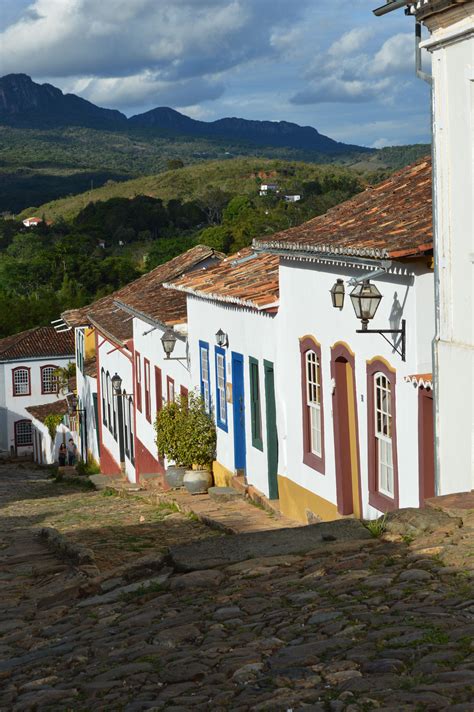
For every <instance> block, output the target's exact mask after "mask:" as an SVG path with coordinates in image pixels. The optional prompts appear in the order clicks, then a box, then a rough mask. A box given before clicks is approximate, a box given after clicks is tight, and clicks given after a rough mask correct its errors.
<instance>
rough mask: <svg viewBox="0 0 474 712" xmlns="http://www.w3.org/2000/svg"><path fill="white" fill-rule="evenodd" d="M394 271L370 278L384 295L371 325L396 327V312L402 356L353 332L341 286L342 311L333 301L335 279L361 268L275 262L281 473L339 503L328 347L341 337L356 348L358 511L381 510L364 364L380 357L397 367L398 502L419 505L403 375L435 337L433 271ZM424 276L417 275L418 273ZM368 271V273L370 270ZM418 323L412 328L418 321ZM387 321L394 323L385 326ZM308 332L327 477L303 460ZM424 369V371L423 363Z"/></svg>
mask: <svg viewBox="0 0 474 712" xmlns="http://www.w3.org/2000/svg"><path fill="white" fill-rule="evenodd" d="M398 272H399V274H388V275H384V276H382V277H379V278H376V279H375V280H374V282H375V283H376V284H377V286H378V288H379V290H380V291H381V293H382V294H383V296H384V298H383V299H382V301H381V304H380V307H379V310H378V312H377V314H376V317H375V319H374V321H373V323H371V324H370V326H369V328H397V325H396V324H395V323H394V321H393V316H394V313H399V317H400V318H401V317H403V318H405V319H406V322H407V361H406V362H405V363H403V362H402V360H401V358H400V356H399V355H398V354H396V353H394V352H393V350H392V348H391V346H390V345H389V344H388V343H387V342H386V341H385V340H384V339H383V338H382V336H380V335H378V334H356V333H355V332H356V329H358V328H360V323H359V322H358V321H357V320H356V317H355V314H354V311H353V308H352V304H351V302H350V299H349V296H348V292H349V291H350V289H351V288H350V287H349V288H348V287H347V285H346V301H345V304H344V309H343V310H342V311H339V310H337V309H334V308H333V307H332V305H331V300H330V294H329V290H330V289H331V287H332V285H333V284H334V282H335V280H336V279H337V278H338V277H343V278H344V279H345V280H346V279H348V278H349V277H351V276H360V274H361V272H360V270H358V269H355V268H347V267H346V266H343V265H341V266H336V267H333V266H324V265H322V264H316V263H312V262H306V263H304V262H298V261H285V260H282V264H281V266H280V310H279V314H278V343H277V353H278V367H277V369H276V375H277V391H278V392H279V396H280V397H279V407H278V431H279V433H280V463H279V473H280V474H282V475H285V476H286V477H288V478H289V479H292V480H293V481H294V482H296V483H297V484H299V485H301V486H302V487H304V488H306V489H308V490H309V491H311V492H314V493H315V494H318V495H319V496H321V497H323V498H325V499H326V500H328V501H330V502H332V503H336V476H335V453H334V434H333V419H332V398H331V391H332V389H331V372H330V362H331V351H330V348H331V346H333V345H334V344H335V343H336V342H338V341H343V342H346V343H347V344H348V346H349V347H350V349H351V350H352V351H353V352H354V353H355V370H356V373H355V380H356V399H357V408H358V421H359V446H360V467H361V487H362V501H363V515H364V516H366V517H373V516H375V515H377V514H378V512H376V511H375V510H373V509H372V508H371V507H370V506H369V505H368V474H367V467H368V463H367V412H366V403H367V383H366V381H367V376H366V362H367V360H369V359H372V358H374V357H375V356H382V357H383V358H384V359H386V361H388V362H389V363H390V364H391V366H392V367H394V368H395V369H396V372H397V387H396V391H397V393H396V395H397V441H398V472H399V490H400V502H399V504H400V506H401V507H406V506H418V405H417V394H416V391H415V389H414V388H413V386H411V385H409V384H407V383H405V382H404V376H406V375H409V374H413V373H417V372H420V370H431V369H427V366H428V363H429V353H430V344H431V340H432V338H433V334H434V306H433V297H432V291H431V289H430V282H431V285H432V284H433V275H432V273H430V272H429V271H428V270H426V269H424V268H423V266H422V265H421V264H420V265H410V266H409V267H404V266H402V265H400V266H399V270H398ZM420 273H421V275H422V276H421V277H419V276H418V277H417V276H416V275H417V274H418V275H419V274H420ZM367 275H368V276H369V273H367ZM420 317H421V319H422V325H421V326H420V328H419V329H418V328H417V319H419V318H420ZM391 320H392V325H391V326H390V323H391ZM305 335H312V336H314V337H315V338H316V340H317V341H318V342H319V343H320V344H321V358H322V364H321V367H322V383H323V399H324V425H325V428H324V440H325V464H326V468H325V474H324V475H322V474H319V473H318V472H317V471H315V470H314V469H312V468H310V467H308V466H306V465H305V464H304V463H303V461H302V455H303V443H302V433H303V426H302V406H301V366H300V351H299V339H300V338H301V337H302V336H305ZM421 367H422V368H421Z"/></svg>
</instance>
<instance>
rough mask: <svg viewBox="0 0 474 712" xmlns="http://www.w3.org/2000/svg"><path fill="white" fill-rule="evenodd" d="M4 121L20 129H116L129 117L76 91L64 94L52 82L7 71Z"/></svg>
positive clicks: (1, 93) (1, 89) (2, 88)
mask: <svg viewBox="0 0 474 712" xmlns="http://www.w3.org/2000/svg"><path fill="white" fill-rule="evenodd" d="M0 123H2V124H7V125H8V126H15V127H18V128H45V127H53V126H67V125H71V126H85V127H87V128H97V129H116V128H126V126H127V117H126V116H124V114H121V113H120V111H115V110H113V109H101V108H99V107H98V106H95V104H92V103H91V102H90V101H86V99H81V98H80V97H79V96H76V95H75V94H63V93H62V91H61V90H60V89H57V87H53V86H52V84H36V82H34V81H33V80H32V79H31V77H29V76H28V75H27V74H7V75H6V76H4V77H1V78H0Z"/></svg>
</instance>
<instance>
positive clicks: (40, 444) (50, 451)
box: [33, 418, 74, 465]
mask: <svg viewBox="0 0 474 712" xmlns="http://www.w3.org/2000/svg"><path fill="white" fill-rule="evenodd" d="M38 436H39V438H38ZM71 437H72V438H73V439H74V433H72V432H71V431H70V430H69V428H68V427H67V426H66V425H63V424H61V425H59V426H58V429H57V432H56V437H55V438H54V442H53V441H52V440H51V436H50V434H49V430H48V428H47V427H46V425H45V424H44V423H42V422H41V421H40V420H36V418H35V419H33V457H34V460H35V462H37V463H38V464H42V465H52V464H54V463H57V462H58V451H59V446H60V444H61V443H64V444H65V445H67V443H68V440H69V438H71Z"/></svg>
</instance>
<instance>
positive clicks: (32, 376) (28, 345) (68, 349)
mask: <svg viewBox="0 0 474 712" xmlns="http://www.w3.org/2000/svg"><path fill="white" fill-rule="evenodd" d="M71 361H74V338H73V335H72V334H71V333H69V332H64V333H57V332H56V331H55V330H54V329H53V327H49V326H45V327H36V328H34V329H29V330H28V331H22V332H20V333H19V334H14V335H13V336H7V337H5V338H4V339H0V454H3V455H4V456H8V455H18V456H22V455H31V454H33V448H34V441H33V431H32V420H31V415H30V413H29V412H28V408H29V407H30V406H38V405H51V407H54V405H55V403H56V402H57V400H58V382H57V379H56V377H55V376H54V371H55V370H56V369H57V368H59V367H61V368H62V367H65V366H67V365H68V363H70V362H71Z"/></svg>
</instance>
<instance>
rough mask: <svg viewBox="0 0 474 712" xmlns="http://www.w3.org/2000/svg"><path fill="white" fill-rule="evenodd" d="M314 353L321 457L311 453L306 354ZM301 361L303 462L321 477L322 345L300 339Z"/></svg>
mask: <svg viewBox="0 0 474 712" xmlns="http://www.w3.org/2000/svg"><path fill="white" fill-rule="evenodd" d="M308 351H314V353H315V354H316V357H317V358H318V360H319V374H320V384H319V393H320V396H319V409H320V413H321V455H320V456H319V455H315V454H314V453H313V452H312V451H311V432H310V431H311V419H310V412H309V406H308V404H307V383H306V378H307V374H306V354H307V353H308ZM300 359H301V406H302V418H303V462H304V464H305V465H308V467H311V468H312V469H313V470H316V471H317V472H319V473H320V474H321V475H324V474H325V447H324V388H323V377H322V373H323V365H322V359H321V344H320V343H319V342H318V341H316V339H315V338H314V337H313V336H304V337H303V338H301V339H300Z"/></svg>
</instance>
